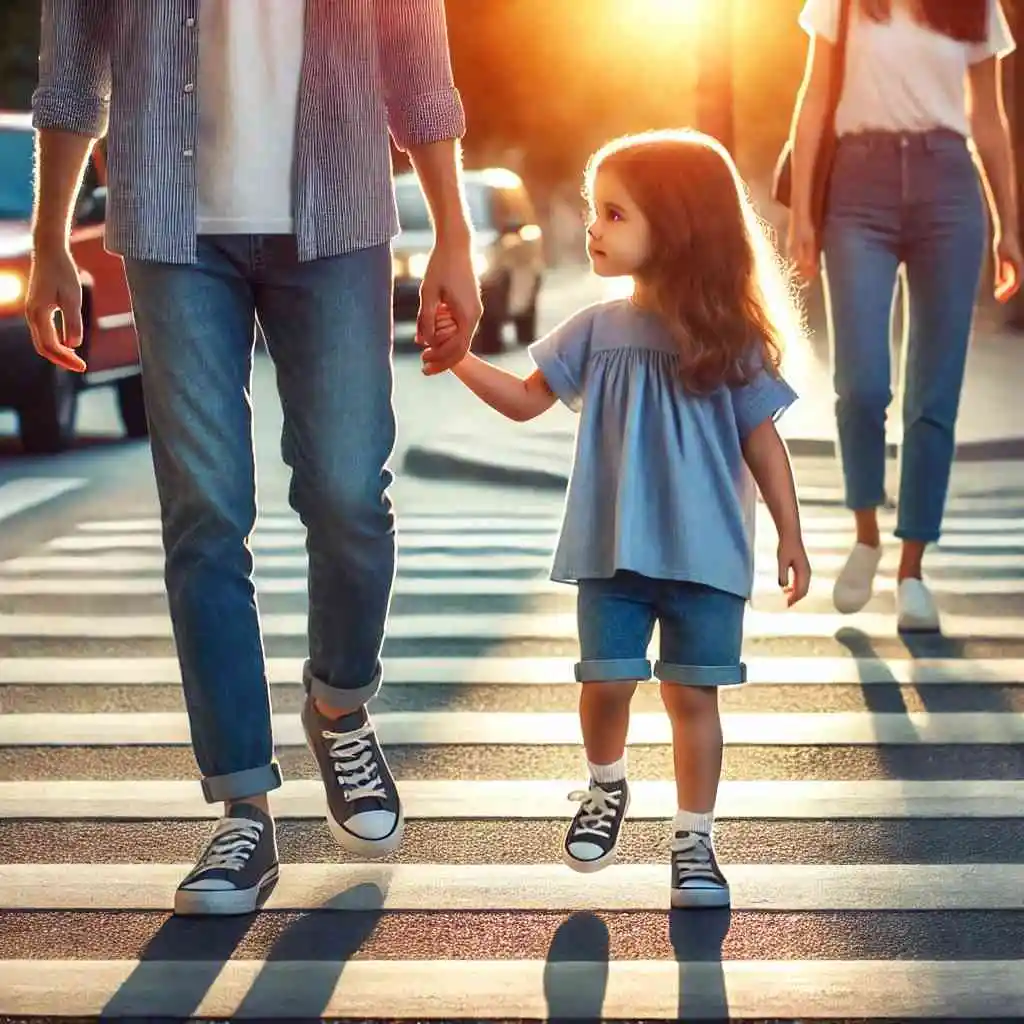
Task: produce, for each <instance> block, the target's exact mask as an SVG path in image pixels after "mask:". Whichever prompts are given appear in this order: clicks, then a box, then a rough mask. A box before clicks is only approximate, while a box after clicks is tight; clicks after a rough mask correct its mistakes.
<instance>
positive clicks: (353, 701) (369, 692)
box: [302, 661, 384, 711]
mask: <svg viewBox="0 0 1024 1024" xmlns="http://www.w3.org/2000/svg"><path fill="white" fill-rule="evenodd" d="M383 678H384V672H383V669H382V668H381V666H380V665H379V664H378V665H377V671H376V672H375V673H374V675H373V678H372V679H371V680H370V681H369V682H368V683H366V684H365V685H363V686H353V687H348V686H328V684H327V683H325V682H324V681H323V680H322V679H321V678H320V677H319V676H317V675H314V673H313V669H312V665H311V663H310V662H309V661H307V662H306V663H305V665H303V667H302V685H303V686H304V687H305V689H306V693H308V694H309V695H310V696H311V697H316V698H317V699H318V700H322V701H323V702H324V703H325V704H327V705H328V706H330V707H337V708H344V709H345V710H347V711H348V710H355V709H356V708H357V707H362V706H363V705H364V704H368V703H369V702H370V701H371V700H373V698H374V697H376V696H377V694H378V693H379V692H380V687H381V683H382V681H383Z"/></svg>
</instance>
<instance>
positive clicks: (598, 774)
mask: <svg viewBox="0 0 1024 1024" xmlns="http://www.w3.org/2000/svg"><path fill="white" fill-rule="evenodd" d="M587 767H588V768H589V769H590V777H591V778H592V779H593V780H594V781H595V782H619V781H621V780H622V779H624V778H625V777H626V753H625V751H623V753H622V757H620V758H619V759H618V761H612V763H611V764H594V763H593V762H592V761H587Z"/></svg>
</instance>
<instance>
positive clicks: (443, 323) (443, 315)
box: [416, 302, 459, 377]
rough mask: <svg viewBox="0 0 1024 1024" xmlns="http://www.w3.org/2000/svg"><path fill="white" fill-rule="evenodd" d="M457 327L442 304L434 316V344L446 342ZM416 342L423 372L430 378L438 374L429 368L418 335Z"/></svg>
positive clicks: (438, 371) (437, 371) (422, 344)
mask: <svg viewBox="0 0 1024 1024" xmlns="http://www.w3.org/2000/svg"><path fill="white" fill-rule="evenodd" d="M458 329H459V328H458V325H457V324H456V323H455V318H454V317H453V316H452V314H451V310H450V309H449V308H448V307H447V306H446V305H445V304H444V303H443V302H442V303H441V304H440V305H439V306H438V307H437V313H436V314H435V315H434V344H435V345H439V344H441V343H442V342H445V341H447V340H448V339H449V338H450V337H451V336H452V335H453V334H456V333H457V332H458ZM416 342H417V344H418V345H420V346H421V347H423V349H424V351H423V355H422V356H421V357H420V358H421V361H422V363H423V372H424V373H425V374H426V375H427V376H428V377H431V376H433V375H434V374H437V373H440V372H441V371H440V370H438V369H437V368H436V367H434V366H431V365H430V363H429V361H428V360H427V359H426V354H427V352H426V347H425V346H424V343H423V342H422V341H420V338H419V335H417V336H416Z"/></svg>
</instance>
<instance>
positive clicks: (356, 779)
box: [323, 724, 387, 801]
mask: <svg viewBox="0 0 1024 1024" xmlns="http://www.w3.org/2000/svg"><path fill="white" fill-rule="evenodd" d="M372 734H373V726H372V725H369V724H367V725H364V726H362V727H361V728H359V729H356V730H355V732H328V731H326V730H324V732H323V737H324V739H325V740H330V741H331V747H330V750H329V751H328V753H329V754H330V756H331V760H332V761H333V762H334V771H335V773H336V774H337V776H338V783H339V784H340V786H341V788H342V793H343V794H344V797H345V799H346V800H348V801H352V800H359V799H362V798H363V797H372V798H374V799H377V800H385V799H387V791H386V790H385V789H384V783H383V782H382V781H381V778H380V770H379V768H378V766H377V759H376V757H374V753H373V743H372V742H371V741H370V740H369V739H368V738H367V737H369V736H371V735H372Z"/></svg>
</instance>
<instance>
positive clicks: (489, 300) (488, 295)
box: [470, 281, 509, 356]
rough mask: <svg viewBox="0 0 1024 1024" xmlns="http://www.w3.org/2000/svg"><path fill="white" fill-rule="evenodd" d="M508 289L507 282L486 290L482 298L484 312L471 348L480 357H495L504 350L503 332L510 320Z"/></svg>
mask: <svg viewBox="0 0 1024 1024" xmlns="http://www.w3.org/2000/svg"><path fill="white" fill-rule="evenodd" d="M508 289H509V284H508V282H507V281H506V282H504V283H503V284H500V285H495V286H492V288H491V289H487V290H485V291H484V292H483V295H482V296H481V297H482V299H483V304H484V312H483V316H482V317H481V318H480V323H479V325H478V326H477V329H476V334H474V335H473V342H472V344H471V346H470V350H471V351H472V352H475V353H476V354H477V355H478V356H494V355H497V354H498V353H499V352H500V351H501V350H502V348H504V341H503V338H502V330H503V329H504V327H505V322H506V321H507V320H508Z"/></svg>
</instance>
